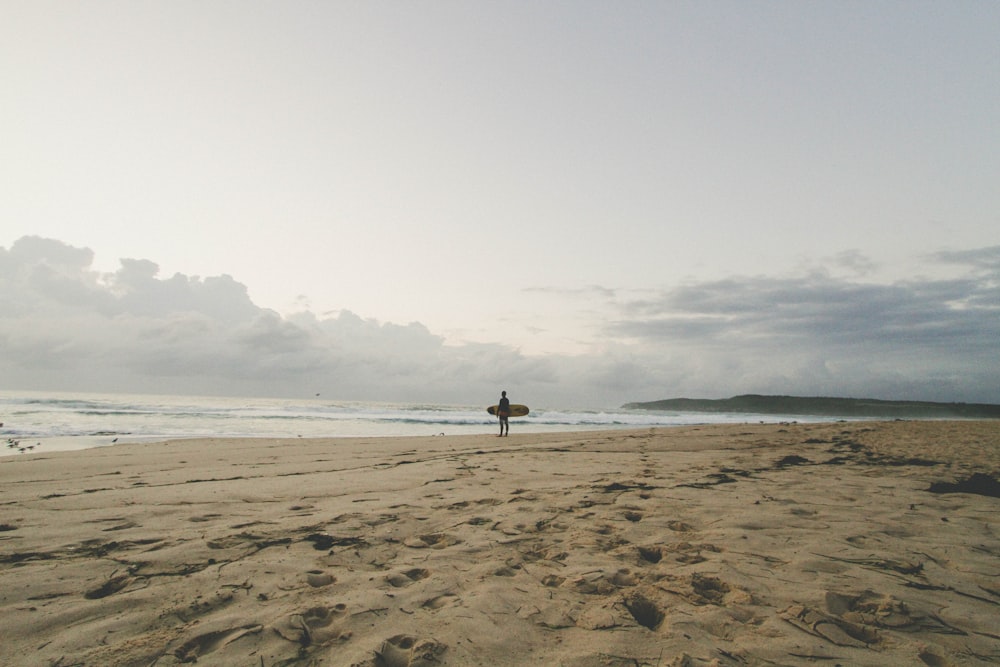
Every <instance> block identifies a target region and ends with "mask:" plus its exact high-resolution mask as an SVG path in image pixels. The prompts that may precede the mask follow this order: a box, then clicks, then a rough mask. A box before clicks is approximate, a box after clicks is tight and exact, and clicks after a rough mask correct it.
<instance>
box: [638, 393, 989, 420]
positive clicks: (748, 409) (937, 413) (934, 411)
mask: <svg viewBox="0 0 1000 667" xmlns="http://www.w3.org/2000/svg"><path fill="white" fill-rule="evenodd" d="M622 408H624V409H626V410H666V411H680V412H745V413H752V414H759V415H823V416H830V417H890V418H896V417H912V418H922V419H928V418H949V417H952V418H962V419H1000V405H990V404H985V403H933V402H929V401H882V400H879V399H875V398H826V397H802V396H761V395H759V394H745V395H743V396H733V397H732V398H722V399H717V400H716V399H703V398H669V399H666V400H662V401H649V402H646V403H626V404H625V405H623V406H622Z"/></svg>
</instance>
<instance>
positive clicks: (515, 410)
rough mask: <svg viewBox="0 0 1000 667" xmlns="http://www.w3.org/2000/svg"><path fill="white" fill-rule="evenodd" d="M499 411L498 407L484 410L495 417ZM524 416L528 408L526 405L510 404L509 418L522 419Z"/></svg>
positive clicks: (494, 406)
mask: <svg viewBox="0 0 1000 667" xmlns="http://www.w3.org/2000/svg"><path fill="white" fill-rule="evenodd" d="M499 409H500V406H499V405H491V406H490V407H488V408H486V412H488V413H490V414H491V415H494V416H496V414H497V410H499ZM526 414H528V406H527V405H516V404H513V403H512V404H511V406H510V416H511V417H523V416H524V415H526Z"/></svg>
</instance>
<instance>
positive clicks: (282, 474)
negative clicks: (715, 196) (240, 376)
mask: <svg viewBox="0 0 1000 667" xmlns="http://www.w3.org/2000/svg"><path fill="white" fill-rule="evenodd" d="M998 473H1000V423H998V422H988V421H916V422H903V421H900V422H871V421H861V422H836V423H830V422H825V423H795V424H780V423H778V424H720V425H698V426H677V427H668V428H643V429H636V430H601V431H592V432H588V431H575V432H573V431H566V432H552V433H517V432H514V433H513V434H512V435H511V436H510V437H509V438H503V439H498V438H496V437H495V436H493V435H486V434H481V435H459V436H443V437H424V436H420V437H399V438H334V439H323V438H316V439H305V438H288V439H277V438H253V439H213V438H201V439H185V440H177V441H169V442H165V443H150V444H119V445H115V446H114V447H101V448H97V449H89V450H80V451H71V452H47V453H46V452H42V453H31V454H26V455H23V456H18V457H6V458H3V459H0V489H2V491H0V502H2V503H3V506H4V515H3V519H2V520H0V522H2V524H3V525H2V526H0V528H2V530H0V590H3V591H4V593H3V594H2V600H0V610H2V614H3V617H4V619H5V625H6V628H7V630H6V631H5V640H4V642H3V644H2V645H0V662H4V663H6V664H38V665H56V664H58V665H70V664H80V665H147V666H148V665H157V666H164V665H175V664H182V663H185V662H193V661H194V660H196V659H198V658H201V659H202V660H203V661H204V662H205V663H207V664H216V665H247V664H255V665H256V664H261V665H267V666H271V665H277V664H286V665H291V664H296V665H297V664H302V665H306V664H316V665H357V666H359V667H374V666H377V665H390V666H392V667H397V666H402V665H439V664H441V665H476V664H492V665H523V664H560V663H561V664H572V665H579V666H586V665H619V664H620V665H624V664H629V665H635V664H640V665H646V664H648V665H708V664H722V665H726V664H751V665H754V664H770V663H772V662H778V663H779V664H813V663H818V664H832V663H830V662H829V661H834V662H836V661H840V662H842V663H844V664H854V665H882V664H928V665H944V664H989V663H990V662H993V661H996V660H1000V637H998V636H997V633H996V631H995V618H996V610H997V605H998V604H1000V586H998V585H997V583H996V581H997V576H998V574H1000V571H998V566H997V562H998V561H997V556H998V555H1000V531H998V528H1000V519H998V516H1000V515H998V512H997V510H998V509H1000V500H998V499H997V498H994V497H991V496H984V495H979V494H971V493H931V492H930V491H929V489H930V488H931V486H932V485H933V484H935V483H940V482H945V483H954V482H960V481H962V480H967V479H969V478H971V477H972V476H973V475H976V474H980V475H983V476H985V477H988V478H992V479H994V480H995V479H996V475H997V474H998Z"/></svg>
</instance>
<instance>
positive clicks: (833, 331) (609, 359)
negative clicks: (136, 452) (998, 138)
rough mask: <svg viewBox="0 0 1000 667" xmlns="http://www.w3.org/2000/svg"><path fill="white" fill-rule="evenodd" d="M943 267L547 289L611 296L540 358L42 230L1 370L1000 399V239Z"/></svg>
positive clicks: (186, 386) (14, 277) (179, 387)
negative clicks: (304, 303)
mask: <svg viewBox="0 0 1000 667" xmlns="http://www.w3.org/2000/svg"><path fill="white" fill-rule="evenodd" d="M928 261H933V262H936V263H938V264H941V265H943V266H947V267H950V269H951V270H952V273H953V275H952V276H951V277H949V278H948V279H936V280H930V279H925V280H911V281H903V282H895V283H892V284H878V283H870V282H860V281H858V280H847V279H843V278H837V277H832V276H831V275H829V274H827V273H825V272H823V271H813V272H811V273H805V274H803V275H801V276H794V277H769V276H754V277H731V278H727V279H724V280H710V281H700V282H699V281H692V282H689V283H686V284H682V285H678V286H674V287H670V288H664V289H659V290H654V289H643V290H632V291H628V290H624V289H608V288H603V287H597V286H582V287H581V288H579V289H577V290H573V289H570V290H556V289H553V290H548V289H545V288H537V289H536V290H535V291H536V293H539V294H542V293H544V294H546V295H547V297H549V298H553V299H559V298H564V299H566V300H568V301H571V302H572V305H570V306H569V307H568V310H572V312H573V313H574V315H573V316H574V317H580V311H579V310H578V307H579V304H580V301H581V300H587V299H593V300H596V301H599V302H600V304H601V307H600V308H599V309H595V310H594V311H593V317H594V318H595V319H594V321H593V322H592V324H591V325H590V326H592V327H593V329H594V330H595V331H597V332H599V335H598V336H596V337H595V338H593V339H592V340H590V341H589V342H588V345H589V348H588V349H589V352H588V353H587V354H578V355H574V356H569V355H562V356H546V357H539V356H530V355H524V354H521V353H520V352H519V351H517V350H516V349H513V348H511V347H510V346H507V345H504V344H500V343H495V344H484V343H475V344H471V343H470V344H463V345H451V344H448V342H447V341H446V340H445V339H444V337H442V336H439V335H437V334H435V333H434V332H432V331H430V330H429V329H428V328H427V327H426V326H425V325H423V324H421V323H419V322H413V323H408V324H396V323H391V322H380V321H378V320H376V319H373V318H365V317H362V316H360V315H358V314H356V313H354V312H352V311H348V310H343V311H340V312H335V313H325V314H323V315H322V316H320V315H317V314H314V313H311V312H308V311H302V312H300V313H297V314H295V315H291V316H288V317H282V316H281V315H279V314H278V313H276V312H274V311H271V310H268V309H264V308H260V307H258V306H256V305H255V304H254V303H253V302H252V301H251V299H250V297H249V296H248V292H247V288H246V286H244V285H243V284H241V283H239V282H238V281H237V280H235V279H234V278H233V277H231V276H227V275H222V276H217V277H208V278H198V277H191V276H184V275H181V274H176V275H173V276H170V277H162V276H160V275H159V267H158V265H157V264H156V263H155V262H153V261H150V260H146V259H122V260H121V265H120V268H119V269H118V270H117V271H115V272H114V273H110V274H101V273H99V272H96V271H94V270H93V269H92V262H93V253H92V252H91V251H90V250H88V249H81V248H74V247H71V246H69V245H66V244H64V243H62V242H60V241H56V240H51V239H42V238H37V237H25V238H22V239H20V240H18V241H17V242H15V243H14V244H13V246H12V247H11V248H10V250H5V249H3V248H0V347H2V349H3V350H4V355H3V356H2V358H0V374H2V375H0V377H2V378H3V380H2V381H3V383H4V386H6V387H7V388H10V389H40V390H73V391H115V392H127V391H141V392H159V393H184V394H229V395H253V396H258V395H269V396H311V395H313V394H314V393H317V392H319V393H322V395H324V396H326V397H330V398H341V399H358V400H389V401H392V400H398V401H410V402H439V403H462V404H468V403H475V402H482V401H488V400H491V399H492V398H493V396H494V394H496V393H497V392H498V391H499V389H501V388H503V389H507V390H509V391H511V392H512V395H514V396H515V397H521V398H520V399H519V400H524V401H529V400H530V401H531V402H532V403H533V404H535V405H548V406H567V407H573V406H589V407H609V406H616V405H619V404H621V403H623V402H626V401H631V400H646V399H657V398H668V397H676V396H704V397H721V396H729V395H733V394H737V393H745V392H758V393H781V394H800V395H840V396H872V397H877V398H912V399H926V400H946V401H976V402H1000V382H998V380H1000V361H998V360H1000V317H998V315H1000V312H998V311H1000V293H998V289H1000V287H998V285H1000V281H998V280H997V278H998V274H1000V248H998V247H993V248H981V249H974V250H968V251H960V252H954V251H949V252H941V253H937V254H935V255H934V256H932V258H930V259H929V260H928ZM842 264H849V265H852V266H856V267H862V268H863V267H867V266H870V265H871V262H869V261H868V260H867V259H866V258H864V257H863V256H860V255H858V254H850V255H847V256H845V257H843V258H842ZM860 273H861V272H856V275H857V274H860ZM609 309H613V312H614V313H615V314H614V316H613V317H611V318H607V317H606V314H607V313H608V312H612V310H609ZM547 315H549V316H551V313H547ZM529 397H530V398H529Z"/></svg>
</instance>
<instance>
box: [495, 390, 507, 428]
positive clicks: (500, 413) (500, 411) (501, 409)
mask: <svg viewBox="0 0 1000 667" xmlns="http://www.w3.org/2000/svg"><path fill="white" fill-rule="evenodd" d="M497 417H499V418H500V435H498V436H497V437H498V438H499V437H502V436H504V435H505V433H504V430H505V429H506V435H510V422H509V421H508V420H507V418H508V417H510V399H509V398H507V392H506V391H501V392H500V404H499V405H498V406H497Z"/></svg>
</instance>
